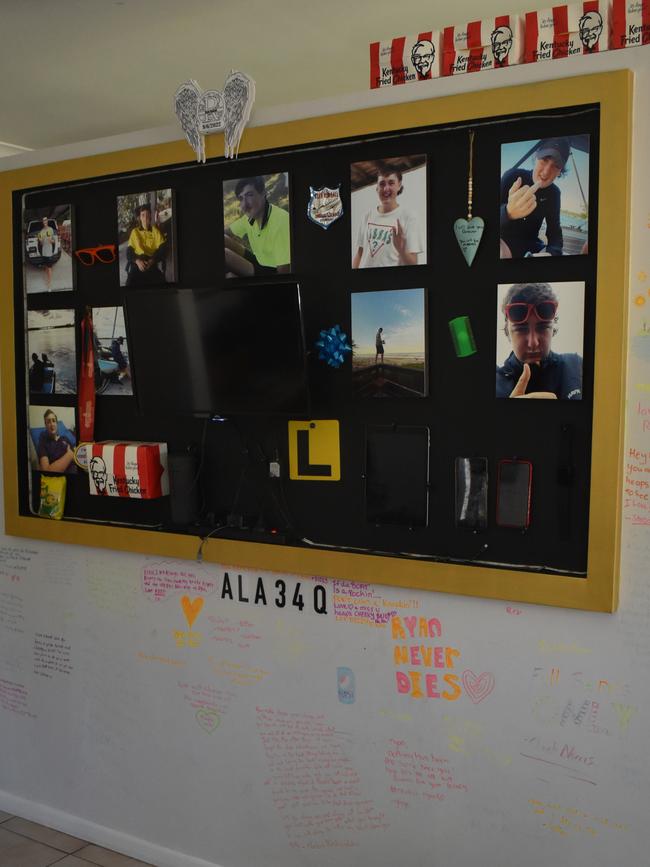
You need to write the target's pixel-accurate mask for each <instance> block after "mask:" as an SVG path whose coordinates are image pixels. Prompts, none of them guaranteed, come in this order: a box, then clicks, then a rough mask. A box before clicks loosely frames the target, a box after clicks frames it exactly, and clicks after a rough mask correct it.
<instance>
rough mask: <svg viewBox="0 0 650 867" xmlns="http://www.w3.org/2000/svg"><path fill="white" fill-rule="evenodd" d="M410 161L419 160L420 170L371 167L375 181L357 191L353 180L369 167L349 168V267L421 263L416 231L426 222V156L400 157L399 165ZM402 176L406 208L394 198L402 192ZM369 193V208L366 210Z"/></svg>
mask: <svg viewBox="0 0 650 867" xmlns="http://www.w3.org/2000/svg"><path fill="white" fill-rule="evenodd" d="M415 159H418V160H420V165H418V166H416V167H414V168H409V169H403V168H402V167H401V165H400V161H398V160H394V161H390V162H384V163H376V164H372V169H373V173H374V174H375V176H376V182H375V183H374V184H372V185H371V184H368V183H366V184H365V185H363V186H361V187H359V188H358V189H356V190H355V175H356V180H357V183H358V181H359V178H360V176H361V177H363V174H364V173H365V174H366V175H367V172H368V170H369V169H370V168H371V166H369V165H368V164H361V163H354V164H353V166H352V176H353V182H352V191H353V192H352V250H353V255H352V268H354V269H356V268H387V267H394V266H397V265H424V264H426V242H425V239H424V238H423V233H422V230H421V224H422V222H425V223H426V157H424V156H422V157H419V158H418V157H410V158H409V157H405V158H404V160H403V161H401V163H402V165H403V164H404V163H405V162H406V163H408V161H411V160H415ZM407 174H408V182H409V187H408V189H409V195H408V196H406V195H405V199H408V202H409V204H408V205H407V204H406V203H405V199H400V198H399V197H401V196H402V195H403V194H404V193H405V183H404V176H405V175H407ZM373 188H374V189H373ZM371 191H372V194H373V195H372V205H371V207H369V208H368V204H369V201H370V200H369V194H370V192H371ZM377 199H378V201H377Z"/></svg>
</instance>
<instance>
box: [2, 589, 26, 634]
mask: <svg viewBox="0 0 650 867" xmlns="http://www.w3.org/2000/svg"><path fill="white" fill-rule="evenodd" d="M24 621H25V614H24V611H23V599H22V596H18V594H17V593H11V592H10V591H3V590H0V629H3V630H6V631H8V632H16V633H22V632H24V628H23V623H24Z"/></svg>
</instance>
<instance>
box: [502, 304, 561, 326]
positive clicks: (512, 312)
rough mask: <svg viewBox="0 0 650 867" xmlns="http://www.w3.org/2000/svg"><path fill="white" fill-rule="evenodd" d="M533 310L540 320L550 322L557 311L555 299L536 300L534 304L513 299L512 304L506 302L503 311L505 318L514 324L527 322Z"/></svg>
mask: <svg viewBox="0 0 650 867" xmlns="http://www.w3.org/2000/svg"><path fill="white" fill-rule="evenodd" d="M533 311H535V314H536V315H537V318H538V319H539V320H540V322H552V321H553V320H554V319H555V314H556V313H557V301H537V303H536V304H529V303H528V302H526V301H514V302H513V303H512V304H506V306H505V313H506V319H508V320H509V321H510V322H513V323H515V324H516V325H523V323H524V322H528V319H529V317H530V314H531V313H532V312H533Z"/></svg>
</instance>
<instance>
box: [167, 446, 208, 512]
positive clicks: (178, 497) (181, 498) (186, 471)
mask: <svg viewBox="0 0 650 867" xmlns="http://www.w3.org/2000/svg"><path fill="white" fill-rule="evenodd" d="M168 460H169V502H170V506H171V519H172V524H178V525H179V526H182V525H187V524H195V523H196V522H197V521H198V519H199V514H200V511H201V503H200V497H199V479H198V474H197V470H198V462H197V458H196V455H195V454H193V453H192V452H180V453H178V454H170V455H169V457H168Z"/></svg>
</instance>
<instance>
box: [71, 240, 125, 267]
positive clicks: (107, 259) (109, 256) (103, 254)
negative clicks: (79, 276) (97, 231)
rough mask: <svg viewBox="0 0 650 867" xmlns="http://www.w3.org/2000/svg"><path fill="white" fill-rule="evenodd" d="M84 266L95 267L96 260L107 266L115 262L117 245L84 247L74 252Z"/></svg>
mask: <svg viewBox="0 0 650 867" xmlns="http://www.w3.org/2000/svg"><path fill="white" fill-rule="evenodd" d="M74 254H75V256H76V257H77V259H79V261H80V262H81V264H82V265H94V264H95V260H98V261H99V262H103V263H104V264H105V265H108V264H110V263H111V262H114V261H115V244H102V245H101V246H100V247H84V248H83V249H81V250H75V251H74Z"/></svg>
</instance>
